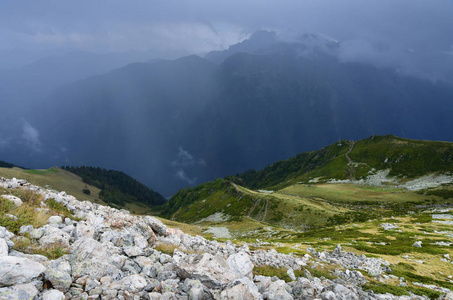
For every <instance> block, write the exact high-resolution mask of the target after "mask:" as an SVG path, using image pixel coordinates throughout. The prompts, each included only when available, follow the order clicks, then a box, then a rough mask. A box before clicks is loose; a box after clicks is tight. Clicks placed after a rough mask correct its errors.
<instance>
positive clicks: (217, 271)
mask: <svg viewBox="0 0 453 300" xmlns="http://www.w3.org/2000/svg"><path fill="white" fill-rule="evenodd" d="M178 267H179V271H180V272H179V273H180V275H181V277H183V278H184V277H185V278H192V279H197V280H199V281H200V282H201V283H203V284H204V285H206V286H207V287H208V288H211V289H220V288H222V287H224V286H226V285H227V284H228V283H229V282H232V281H234V280H235V279H238V278H239V277H241V276H240V275H239V274H238V273H236V272H235V271H233V270H231V269H230V268H229V266H228V264H227V262H226V260H225V259H224V258H223V257H221V256H219V255H216V256H214V255H211V254H208V253H203V254H191V255H188V256H186V257H184V258H183V259H182V260H181V261H180V262H179V263H178Z"/></svg>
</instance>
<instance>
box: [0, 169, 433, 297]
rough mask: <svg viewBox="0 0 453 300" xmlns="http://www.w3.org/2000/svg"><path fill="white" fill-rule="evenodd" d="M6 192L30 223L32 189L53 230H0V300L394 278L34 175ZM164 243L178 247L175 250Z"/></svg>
mask: <svg viewBox="0 0 453 300" xmlns="http://www.w3.org/2000/svg"><path fill="white" fill-rule="evenodd" d="M0 188H2V189H3V193H5V194H7V193H9V194H11V193H16V192H17V191H20V192H24V193H25V194H24V195H27V197H28V198H27V199H23V200H24V201H21V200H18V199H16V198H18V197H11V196H9V197H7V198H8V199H6V198H0V199H1V201H2V202H1V204H2V207H5V205H10V206H11V205H14V206H18V207H17V210H14V211H16V212H18V213H17V216H15V215H11V219H14V218H16V220H15V221H17V222H20V221H21V219H20V218H21V217H22V215H21V214H20V213H19V212H20V211H24V210H25V209H28V208H30V199H31V198H30V195H34V196H33V197H34V198H33V197H32V198H33V199H35V203H38V205H39V207H35V208H34V211H35V212H38V213H46V214H48V215H46V216H47V220H46V221H45V225H44V226H39V227H38V226H36V228H35V227H34V226H33V225H22V226H21V227H20V228H19V229H18V230H17V232H16V234H14V233H12V232H10V231H9V230H8V229H6V228H5V227H0V298H1V299H64V298H66V299H69V298H70V299H382V297H381V296H382V295H377V294H374V293H373V292H371V291H364V290H363V289H362V285H363V284H365V283H366V281H367V280H366V279H365V277H364V275H363V274H366V275H369V276H375V277H380V276H386V275H385V274H384V272H386V271H387V269H388V266H389V264H388V263H387V262H385V261H383V260H382V259H376V258H366V257H365V256H357V255H355V254H353V253H348V252H344V251H342V250H341V246H337V248H336V249H335V250H334V251H333V252H332V253H328V252H322V253H319V252H316V251H315V250H314V249H310V251H311V255H308V254H306V255H305V256H304V257H296V256H293V255H285V254H281V253H277V252H276V251H275V250H270V251H263V250H260V251H250V249H249V247H248V246H247V244H244V245H242V246H238V245H235V244H233V243H232V242H230V241H226V242H225V243H219V242H217V241H209V240H206V239H204V238H202V237H200V236H191V235H188V234H185V233H184V232H182V231H181V230H179V229H174V228H169V227H167V226H165V225H164V224H163V223H162V222H161V221H159V220H158V219H156V218H153V217H150V216H134V215H131V214H130V213H129V212H128V211H125V210H117V209H114V208H111V207H105V206H101V205H98V204H93V203H91V202H87V201H85V202H81V201H78V200H77V199H75V198H74V197H73V196H70V195H67V194H66V193H65V192H60V193H57V192H54V191H50V190H46V189H43V188H40V187H37V186H33V185H30V184H29V183H28V182H26V181H25V180H16V179H12V180H9V179H5V178H1V179H0ZM56 203H57V204H56ZM20 206H23V208H22V210H20V208H21V207H20ZM55 212H57V213H55ZM58 212H59V213H58ZM3 213H4V212H3V211H2V214H3ZM52 214H53V215H52ZM65 214H66V216H72V218H69V217H64V218H63V217H62V215H65ZM49 215H51V216H49ZM18 216H19V218H18ZM2 217H3V216H2ZM16 224H17V223H16ZM35 224H36V223H35ZM25 240H28V241H29V243H31V245H35V250H36V249H53V250H54V252H58V251H60V252H61V253H60V254H64V255H58V253H56V254H57V255H55V256H54V257H51V258H53V259H49V258H47V257H46V256H43V255H39V254H25V253H22V252H20V251H16V250H14V249H18V245H24V244H25V242H24V241H25ZM15 244H16V245H15ZM13 247H14V249H13ZM23 249H24V252H27V249H28V250H30V247H29V248H26V247H24V248H23ZM58 249H59V250H58ZM156 249H161V250H163V249H167V250H168V249H172V256H171V255H168V254H165V253H163V252H162V251H159V250H156ZM57 250H58V251H57ZM167 252H168V251H167ZM169 253H170V252H169ZM48 256H49V255H48ZM312 263H315V264H317V263H328V264H333V265H335V266H336V267H338V269H337V270H335V274H336V275H337V278H336V279H334V280H330V279H325V278H324V279H322V280H321V279H320V278H317V277H314V276H312V275H311V274H310V272H309V271H308V269H305V270H304V271H302V269H304V268H305V267H306V266H307V264H312ZM263 266H269V267H273V268H279V269H283V268H285V269H287V276H288V282H285V281H283V280H279V279H278V278H277V277H266V276H260V275H255V274H254V272H253V270H254V268H256V267H263ZM349 269H355V270H354V271H350V270H349ZM357 269H358V270H357ZM359 270H360V271H359ZM362 272H363V274H362ZM296 275H297V276H296ZM385 297H386V298H385V299H408V298H404V297H403V296H402V297H398V296H393V295H386V296H385ZM411 299H426V298H423V297H420V296H413V297H412V298H411Z"/></svg>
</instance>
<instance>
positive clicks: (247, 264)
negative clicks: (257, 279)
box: [227, 252, 254, 278]
mask: <svg viewBox="0 0 453 300" xmlns="http://www.w3.org/2000/svg"><path fill="white" fill-rule="evenodd" d="M227 264H228V266H229V267H230V269H231V270H233V271H234V272H236V273H237V274H238V278H240V277H249V278H252V271H253V267H254V266H253V263H252V261H251V260H250V257H249V256H248V254H247V253H245V252H239V253H236V254H233V255H230V256H229V257H228V259H227Z"/></svg>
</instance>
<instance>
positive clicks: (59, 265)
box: [44, 258, 72, 292]
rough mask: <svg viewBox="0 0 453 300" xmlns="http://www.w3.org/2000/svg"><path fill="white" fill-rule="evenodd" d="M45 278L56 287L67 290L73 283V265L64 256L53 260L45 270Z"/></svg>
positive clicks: (63, 290)
mask: <svg viewBox="0 0 453 300" xmlns="http://www.w3.org/2000/svg"><path fill="white" fill-rule="evenodd" d="M44 278H45V279H46V280H48V281H50V283H52V286H53V287H54V288H55V289H57V290H59V291H62V292H67V291H68V290H69V288H70V286H71V283H72V278H71V265H70V264H69V262H68V261H66V260H64V259H62V258H60V259H57V260H53V261H51V263H50V265H49V266H48V267H47V269H46V271H45V272H44Z"/></svg>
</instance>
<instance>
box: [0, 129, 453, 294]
mask: <svg viewBox="0 0 453 300" xmlns="http://www.w3.org/2000/svg"><path fill="white" fill-rule="evenodd" d="M452 158H453V144H452V143H446V142H430V141H416V140H407V139H402V138H398V137H395V136H372V137H370V138H368V139H365V140H361V141H354V142H352V141H339V142H337V143H335V144H332V145H330V146H327V147H325V148H323V149H320V150H317V151H313V152H307V153H301V154H299V155H297V156H295V157H293V158H290V159H288V160H285V161H279V162H276V163H274V164H272V165H269V166H267V167H265V168H264V169H262V170H260V171H253V170H252V171H248V172H245V173H242V174H237V175H235V176H227V177H225V178H223V179H220V178H219V179H216V180H214V181H212V182H206V183H204V184H201V185H199V186H197V187H194V188H186V189H184V190H181V191H179V192H178V193H176V194H175V195H174V196H173V197H172V198H171V199H170V200H169V201H168V202H167V203H166V204H164V205H161V206H153V207H149V208H145V207H146V206H143V204H140V203H134V202H132V203H127V204H126V205H127V206H124V208H125V209H129V210H131V209H134V208H135V209H137V211H136V213H139V214H145V215H146V214H152V215H156V216H159V217H158V219H159V220H160V222H163V224H165V225H166V226H169V227H171V228H179V229H181V230H183V231H184V233H186V234H190V235H194V236H196V237H197V238H198V237H199V238H201V237H203V238H204V239H207V241H212V242H214V243H226V244H225V245H230V243H231V244H234V245H237V247H247V248H248V249H249V250H250V251H251V252H250V253H251V254H250V255H252V257H255V256H253V255H258V253H261V254H259V255H264V256H263V258H260V259H264V260H263V262H264V261H267V260H266V259H267V258H266V259H265V258H264V257H267V256H266V255H271V256H272V255H276V257H280V258H279V259H277V260H276V261H275V262H276V263H277V262H279V263H277V264H273V263H272V259H271V260H269V261H267V262H266V263H264V265H263V264H262V263H263V262H261V263H258V262H257V261H255V267H254V269H253V270H254V271H253V272H254V276H262V275H264V276H270V277H272V276H276V277H274V278H277V279H278V278H280V279H282V280H284V281H286V282H288V283H289V284H291V282H293V283H294V281H293V277H292V276H295V277H294V278H296V279H297V278H305V279H304V280H312V279H313V278H315V277H316V278H321V280H334V281H335V280H337V282H343V281H341V280H346V282H348V284H354V286H356V288H357V286H360V289H361V290H363V291H365V290H367V291H369V292H370V291H373V292H372V293H375V294H385V293H389V294H391V295H393V296H388V297H403V298H388V299H404V295H414V294H415V295H421V296H423V295H424V296H425V297H428V298H429V299H438V298H439V297H441V295H442V294H445V293H450V290H452V289H453V280H452V279H453V271H452V270H453V268H452V267H451V265H452V263H453V261H452V259H451V258H452V257H453V248H452V245H453V227H452V226H453V223H452V220H453V180H452V179H453V177H452V168H453V164H452ZM0 176H4V177H17V178H26V179H27V180H29V181H30V182H32V183H34V184H41V185H43V186H44V185H45V186H47V188H50V187H51V188H53V189H54V190H60V189H66V190H67V191H71V192H73V193H74V194H75V195H78V196H79V197H81V199H85V200H89V201H91V202H94V203H99V204H104V203H103V202H102V200H101V199H100V198H96V197H95V195H96V194H94V193H92V195H91V197H87V195H86V194H82V193H81V190H83V189H84V188H89V189H90V190H91V191H92V192H96V191H97V192H99V189H98V190H96V188H95V187H93V186H90V185H86V184H85V183H84V182H83V181H82V180H81V178H80V177H78V176H76V175H75V174H73V173H69V172H67V171H65V170H61V169H59V168H52V169H49V170H21V169H18V168H0ZM5 192H6V190H5ZM140 207H141V208H142V209H143V210H139V208H140ZM4 213H5V212H4ZM4 218H6V217H5V215H3V217H1V218H0V220H3V221H1V222H2V224H3V225H2V224H0V226H4V225H6V226H8V225H7V224H9V223H8V222H7V221H5V219H4ZM5 222H6V223H5ZM338 245H341V246H338ZM184 247H185V246H183V244H181V242H180V241H179V239H178V238H176V237H171V236H169V237H167V238H163V239H161V240H160V242H159V244H156V246H155V248H156V249H157V250H158V251H161V252H162V253H167V254H169V255H172V256H173V257H174V255H176V253H179V252H178V251H183V252H184V251H187V250H184V249H185V248H184ZM338 247H340V248H338ZM196 251H201V250H196ZM186 253H187V252H186ZM189 253H190V252H189ZM254 253H255V254H254ZM266 253H268V254H266ZM272 253H274V254H272ZM178 255H179V254H178ZM253 259H258V258H253ZM292 259H296V260H298V259H299V260H302V262H303V263H301V267H295V266H294V265H292V264H291V263H289V262H290V261H291V260H292ZM284 261H287V262H286V263H283V262H284ZM378 261H379V263H378ZM376 264H377V265H376ZM290 266H292V267H290ZM377 266H380V267H377ZM376 268H377V269H376ZM290 270H292V271H290ZM378 270H380V271H378ZM291 272H294V274H295V275H292V273H291ZM351 272H361V273H360V274H362V275H360V276H363V278H361V277H360V276H359V275H354V274H358V273H351ZM345 274H349V275H345ZM351 274H352V275H351ZM351 276H352V277H351ZM354 276H359V277H354ZM255 278H258V277H255ZM323 278H324V279H323ZM354 278H355V279H354ZM277 279H275V280H277ZM299 280H301V279H299ZM338 280H340V281H338ZM293 292H294V289H293ZM389 294H387V295H389ZM307 299H308V298H307ZM310 299H311V298H310ZM372 299H374V298H372ZM376 299H381V298H376ZM420 299H422V298H420ZM439 299H440V298H439Z"/></svg>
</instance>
